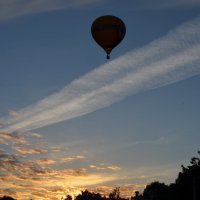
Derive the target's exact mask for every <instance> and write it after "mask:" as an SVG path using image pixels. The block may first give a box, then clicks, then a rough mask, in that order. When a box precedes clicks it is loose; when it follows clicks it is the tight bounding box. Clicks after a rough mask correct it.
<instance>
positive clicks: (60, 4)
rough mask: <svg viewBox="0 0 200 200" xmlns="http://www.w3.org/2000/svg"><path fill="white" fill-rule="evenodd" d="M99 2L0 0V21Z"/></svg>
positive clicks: (77, 0)
mask: <svg viewBox="0 0 200 200" xmlns="http://www.w3.org/2000/svg"><path fill="white" fill-rule="evenodd" d="M99 1H100V0H84V1H83V0H67V1H63V0H42V1H41V0H9V1H8V0H0V20H5V19H10V18H13V17H16V16H21V15H25V14H31V13H36V12H45V11H50V10H58V9H69V8H73V7H80V6H85V5H91V4H94V3H96V2H99Z"/></svg>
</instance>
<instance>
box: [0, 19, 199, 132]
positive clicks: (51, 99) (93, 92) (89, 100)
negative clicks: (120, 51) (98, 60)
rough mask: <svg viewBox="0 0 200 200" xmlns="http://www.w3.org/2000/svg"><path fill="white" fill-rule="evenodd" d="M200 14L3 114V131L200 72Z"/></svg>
mask: <svg viewBox="0 0 200 200" xmlns="http://www.w3.org/2000/svg"><path fill="white" fill-rule="evenodd" d="M199 32H200V18H199V17H198V18H196V19H194V20H192V21H190V22H187V23H184V24H182V25H181V26H179V27H178V28H176V29H175V30H172V31H171V32H169V33H168V34H167V35H166V36H164V37H162V38H159V39H157V40H155V41H153V42H151V43H150V44H148V45H146V46H144V47H142V48H140V49H136V50H133V51H131V52H128V53H126V54H125V55H123V56H121V57H119V58H117V59H115V60H113V61H111V62H109V63H106V64H104V65H102V66H100V67H98V68H97V69H95V70H93V71H91V72H89V73H88V74H86V75H84V76H82V77H81V78H79V79H77V80H74V81H73V82H72V83H71V84H69V85H67V86H66V87H65V88H63V89H62V90H61V91H59V92H57V93H54V94H52V95H50V96H48V97H46V98H44V99H42V100H41V101H39V102H37V103H35V104H32V105H30V106H28V107H25V108H23V109H21V110H19V111H17V113H18V115H17V117H13V116H8V117H7V118H3V119H0V121H4V122H6V123H7V125H4V126H3V127H2V128H1V129H0V131H2V132H8V133H10V132H13V131H16V130H20V131H28V130H32V129H36V128H40V127H43V126H47V125H51V124H54V123H57V122H60V121H63V120H69V119H72V118H75V117H79V116H82V115H85V114H88V113H91V112H94V111H96V110H98V109H101V108H104V107H107V106H110V105H111V104H113V103H115V102H118V101H121V100H123V99H124V98H125V97H127V96H129V95H134V94H136V93H138V92H141V91H145V90H150V89H154V88H158V87H162V86H165V85H169V84H172V83H175V82H178V81H181V80H184V79H187V78H189V77H192V76H195V75H198V74H199V73H200V58H199V55H200V35H199Z"/></svg>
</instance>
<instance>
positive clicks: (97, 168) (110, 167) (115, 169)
mask: <svg viewBox="0 0 200 200" xmlns="http://www.w3.org/2000/svg"><path fill="white" fill-rule="evenodd" d="M89 167H90V168H91V169H96V170H112V171H118V170H120V169H121V167H119V166H114V165H112V166H105V165H100V166H96V165H90V166H89Z"/></svg>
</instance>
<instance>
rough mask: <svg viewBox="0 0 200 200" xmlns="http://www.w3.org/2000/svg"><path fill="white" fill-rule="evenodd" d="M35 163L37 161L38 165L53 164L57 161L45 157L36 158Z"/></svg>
mask: <svg viewBox="0 0 200 200" xmlns="http://www.w3.org/2000/svg"><path fill="white" fill-rule="evenodd" d="M34 163H36V164H38V165H52V164H55V163H56V161H54V160H51V159H47V158H43V159H39V160H35V161H34Z"/></svg>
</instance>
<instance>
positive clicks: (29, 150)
mask: <svg viewBox="0 0 200 200" xmlns="http://www.w3.org/2000/svg"><path fill="white" fill-rule="evenodd" d="M15 150H16V151H18V152H19V153H22V154H44V153H47V150H45V149H33V148H24V147H15Z"/></svg>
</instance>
